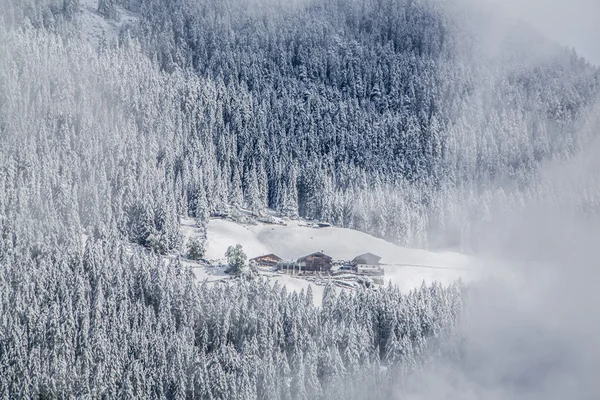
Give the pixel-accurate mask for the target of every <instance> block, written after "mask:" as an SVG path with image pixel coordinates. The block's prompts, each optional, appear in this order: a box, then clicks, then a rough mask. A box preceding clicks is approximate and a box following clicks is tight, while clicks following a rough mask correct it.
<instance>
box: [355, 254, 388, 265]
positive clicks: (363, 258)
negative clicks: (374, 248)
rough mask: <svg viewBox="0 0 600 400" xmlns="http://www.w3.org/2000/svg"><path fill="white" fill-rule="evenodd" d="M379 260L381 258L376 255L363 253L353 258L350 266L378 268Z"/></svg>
mask: <svg viewBox="0 0 600 400" xmlns="http://www.w3.org/2000/svg"><path fill="white" fill-rule="evenodd" d="M379 260H381V257H379V256H378V255H376V254H373V253H365V254H361V255H360V256H356V257H354V260H352V265H370V266H378V265H379Z"/></svg>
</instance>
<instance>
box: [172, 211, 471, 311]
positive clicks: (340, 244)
mask: <svg viewBox="0 0 600 400" xmlns="http://www.w3.org/2000/svg"><path fill="white" fill-rule="evenodd" d="M193 225H194V223H193V220H188V219H184V220H183V221H182V228H183V233H184V236H186V237H189V236H190V235H193V234H194V228H193ZM306 225H307V224H305V223H298V222H294V221H291V222H289V223H288V225H286V226H281V225H269V224H257V225H248V226H246V225H241V224H238V223H235V222H232V221H228V220H222V219H215V220H211V221H210V223H209V224H208V231H207V243H206V258H208V259H212V260H218V259H223V258H224V254H225V251H226V250H227V247H229V246H231V245H234V244H237V243H239V244H241V245H242V246H243V248H244V251H245V253H246V254H247V256H248V258H249V259H250V258H253V257H257V256H260V255H264V254H268V253H275V254H277V255H278V256H280V257H282V258H284V259H289V260H292V259H296V258H298V257H300V256H303V255H307V254H310V253H313V252H316V251H323V252H324V253H326V254H328V255H330V256H332V257H333V258H334V259H338V260H351V259H353V258H354V257H356V256H357V255H359V254H362V253H366V252H371V253H375V254H377V255H379V256H381V257H382V260H381V263H383V264H385V265H384V269H385V280H386V281H387V280H388V279H389V280H391V281H392V282H393V283H394V284H396V285H398V286H399V287H400V288H401V289H402V290H404V291H409V290H411V289H413V288H416V287H419V286H420V285H421V283H422V282H423V281H425V282H427V283H430V282H434V281H437V282H441V283H443V284H449V283H452V282H454V281H456V280H457V279H459V278H462V279H463V281H467V282H468V281H471V280H473V279H477V278H478V277H479V276H480V273H481V269H480V263H479V262H478V261H477V260H475V259H473V258H471V257H469V256H466V255H464V254H460V253H455V252H439V253H438V252H431V251H425V250H419V249H408V248H403V247H400V246H397V245H395V244H393V243H389V242H386V241H385V240H382V239H378V238H375V237H373V236H371V235H368V234H366V233H363V232H359V231H355V230H352V229H344V228H335V227H328V228H319V229H315V228H312V227H309V226H306ZM197 269H198V268H197ZM197 276H198V277H199V279H204V278H213V279H214V278H215V277H214V276H208V275H206V274H205V273H204V272H201V271H198V272H197ZM272 279H273V280H277V281H280V283H282V284H285V285H286V286H287V288H288V290H301V289H306V288H308V286H309V285H310V282H308V281H307V280H304V279H299V278H295V277H291V276H277V277H274V278H272ZM312 288H313V291H314V294H315V300H316V301H317V302H320V298H321V294H322V290H323V287H322V286H318V285H314V284H313V285H312Z"/></svg>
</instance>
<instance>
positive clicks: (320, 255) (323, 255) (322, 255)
mask: <svg viewBox="0 0 600 400" xmlns="http://www.w3.org/2000/svg"><path fill="white" fill-rule="evenodd" d="M310 256H315V257H321V258H327V259H329V260H333V258H332V257H329V256H328V255H327V254H323V253H321V252H320V251H317V252H316V253H312V254H309V255H307V256H304V257H300V258H299V259H298V261H301V260H305V259H307V258H308V257H310Z"/></svg>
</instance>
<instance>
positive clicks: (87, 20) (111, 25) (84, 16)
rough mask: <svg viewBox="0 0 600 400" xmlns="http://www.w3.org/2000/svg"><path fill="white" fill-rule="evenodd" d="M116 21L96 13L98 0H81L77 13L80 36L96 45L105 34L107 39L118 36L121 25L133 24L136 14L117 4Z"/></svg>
mask: <svg viewBox="0 0 600 400" xmlns="http://www.w3.org/2000/svg"><path fill="white" fill-rule="evenodd" d="M117 12H118V15H119V20H118V21H112V20H107V19H106V18H104V17H103V16H102V15H100V14H99V13H98V0H81V2H80V9H79V15H78V18H77V20H78V24H79V25H80V32H81V37H82V38H83V39H85V40H87V41H88V42H90V43H91V44H92V46H94V47H96V46H98V44H99V43H100V39H101V38H102V37H103V36H105V37H106V39H107V40H108V41H110V40H112V39H115V38H116V37H118V35H119V32H120V30H121V27H123V26H124V25H125V24H128V23H129V24H133V23H135V22H136V21H137V20H138V18H139V17H138V15H137V14H135V13H133V12H131V11H128V10H126V9H124V8H123V7H118V6H117Z"/></svg>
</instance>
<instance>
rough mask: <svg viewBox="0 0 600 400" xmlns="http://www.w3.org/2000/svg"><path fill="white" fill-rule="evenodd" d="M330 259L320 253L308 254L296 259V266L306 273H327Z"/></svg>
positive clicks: (329, 267) (329, 268)
mask: <svg viewBox="0 0 600 400" xmlns="http://www.w3.org/2000/svg"><path fill="white" fill-rule="evenodd" d="M331 260H332V258H331V257H329V256H328V255H325V254H323V253H321V252H316V253H313V254H309V255H307V256H304V257H300V258H299V259H298V266H299V267H300V269H301V270H302V271H306V272H329V271H331Z"/></svg>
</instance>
